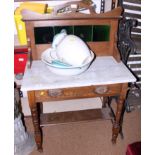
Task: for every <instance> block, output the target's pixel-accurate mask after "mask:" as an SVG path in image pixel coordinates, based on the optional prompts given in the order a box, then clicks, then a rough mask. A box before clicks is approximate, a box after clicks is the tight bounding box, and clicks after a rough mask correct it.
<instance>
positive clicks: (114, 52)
mask: <svg viewBox="0 0 155 155" xmlns="http://www.w3.org/2000/svg"><path fill="white" fill-rule="evenodd" d="M73 4H76V5H79V6H78V7H77V8H79V7H86V4H84V5H83V4H82V3H81V2H76V3H73V2H69V3H67V4H65V7H66V6H67V5H73ZM62 7H64V5H62V6H61V7H58V8H59V9H60V8H62ZM58 8H57V9H56V12H58ZM86 8H88V9H89V10H91V11H90V14H84V13H80V12H76V10H77V9H76V10H74V11H73V12H70V13H57V14H56V13H51V14H38V13H34V12H31V11H28V10H23V11H22V16H23V21H24V22H25V24H26V33H27V38H28V46H29V48H30V49H31V50H29V51H31V52H30V53H29V54H30V56H29V58H32V60H40V56H41V53H42V52H43V51H44V50H45V49H47V48H49V47H51V46H52V45H51V44H36V43H35V34H34V28H36V27H47V26H76V25H78V26H79V25H109V26H110V37H109V38H110V39H109V41H100V42H98V41H97V42H87V45H88V46H89V48H90V49H91V50H92V51H93V52H94V53H95V54H96V56H113V57H114V58H115V59H116V60H117V61H118V62H119V61H120V54H119V51H118V49H117V30H118V22H119V19H120V18H121V16H120V15H121V13H122V8H121V7H117V8H115V9H113V10H112V11H109V12H107V13H101V14H96V13H95V11H92V8H91V7H90V6H89V7H86ZM90 8H91V9H90ZM71 11H72V9H71ZM29 64H30V66H31V60H30V63H29Z"/></svg>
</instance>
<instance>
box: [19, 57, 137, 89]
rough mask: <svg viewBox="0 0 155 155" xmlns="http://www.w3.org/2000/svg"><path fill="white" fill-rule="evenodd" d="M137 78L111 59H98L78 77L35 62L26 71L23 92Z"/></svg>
mask: <svg viewBox="0 0 155 155" xmlns="http://www.w3.org/2000/svg"><path fill="white" fill-rule="evenodd" d="M135 81H136V78H135V77H134V76H133V75H132V73H131V72H130V71H129V70H128V69H127V67H126V66H125V65H124V64H123V63H122V62H120V63H117V62H116V60H115V59H114V58H113V57H111V56H107V57H97V58H96V59H95V60H94V62H93V63H92V64H91V66H90V67H89V69H88V70H87V71H85V72H84V73H82V74H81V75H76V76H69V77H68V76H59V75H56V74H54V73H52V72H50V71H49V70H48V68H47V67H46V65H45V64H43V62H41V61H39V60H38V61H33V63H32V67H31V69H26V71H25V74H24V77H23V80H22V86H21V90H22V91H29V90H41V89H55V88H66V87H79V86H90V85H100V84H116V83H126V82H135Z"/></svg>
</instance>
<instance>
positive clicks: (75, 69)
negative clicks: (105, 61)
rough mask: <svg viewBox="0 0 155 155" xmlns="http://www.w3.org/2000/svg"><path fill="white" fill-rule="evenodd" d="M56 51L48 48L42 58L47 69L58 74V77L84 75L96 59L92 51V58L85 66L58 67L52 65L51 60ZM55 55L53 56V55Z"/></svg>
mask: <svg viewBox="0 0 155 155" xmlns="http://www.w3.org/2000/svg"><path fill="white" fill-rule="evenodd" d="M54 52H55V51H54V50H52V49H51V48H48V49H47V50H45V51H44V52H43V53H42V56H41V60H42V62H43V63H45V64H46V66H47V68H48V69H49V70H50V71H51V72H53V73H55V74H58V75H66V76H72V75H78V74H81V73H83V72H84V71H86V70H87V69H88V68H89V66H90V64H91V62H92V61H93V59H94V53H93V52H92V51H90V53H91V54H90V57H89V60H88V61H87V62H86V63H84V64H83V65H80V66H69V67H67V66H57V65H54V64H52V63H51V61H52V60H51V58H50V55H55V53H54ZM52 53H53V54H52Z"/></svg>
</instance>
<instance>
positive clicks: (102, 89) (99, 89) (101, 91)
mask: <svg viewBox="0 0 155 155" xmlns="http://www.w3.org/2000/svg"><path fill="white" fill-rule="evenodd" d="M107 91H108V87H107V86H99V87H96V88H95V93H97V94H104V93H106V92H107Z"/></svg>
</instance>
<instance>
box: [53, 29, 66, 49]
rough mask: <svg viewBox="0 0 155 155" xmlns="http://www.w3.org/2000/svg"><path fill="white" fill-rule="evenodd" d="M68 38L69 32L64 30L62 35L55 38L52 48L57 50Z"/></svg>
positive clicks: (59, 34)
mask: <svg viewBox="0 0 155 155" xmlns="http://www.w3.org/2000/svg"><path fill="white" fill-rule="evenodd" d="M66 36H67V31H66V30H65V29H62V30H61V32H60V33H58V34H56V35H55V36H54V38H53V43H52V47H53V48H56V47H57V46H58V45H59V44H60V42H61V41H62V40H63V39H64V38H65V37H66Z"/></svg>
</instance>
